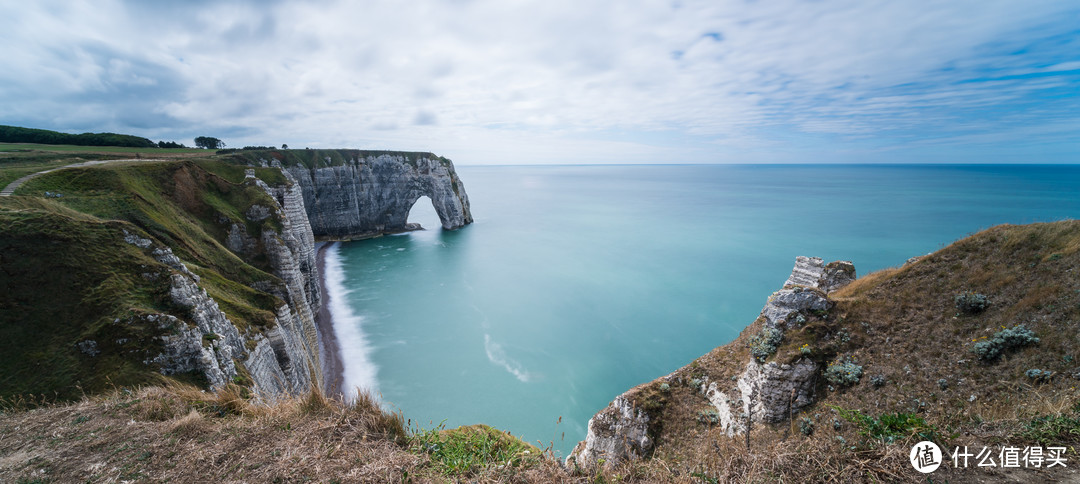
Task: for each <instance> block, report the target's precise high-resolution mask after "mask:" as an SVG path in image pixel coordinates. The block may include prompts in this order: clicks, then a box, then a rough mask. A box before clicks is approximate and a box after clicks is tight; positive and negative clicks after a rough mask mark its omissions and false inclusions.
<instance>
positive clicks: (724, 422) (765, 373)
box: [567, 257, 855, 467]
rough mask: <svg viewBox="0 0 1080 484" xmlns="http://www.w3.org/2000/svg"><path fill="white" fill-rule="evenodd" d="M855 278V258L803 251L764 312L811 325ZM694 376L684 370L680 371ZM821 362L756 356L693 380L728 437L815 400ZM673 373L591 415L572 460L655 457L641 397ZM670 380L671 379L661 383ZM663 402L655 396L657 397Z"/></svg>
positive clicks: (787, 324)
mask: <svg viewBox="0 0 1080 484" xmlns="http://www.w3.org/2000/svg"><path fill="white" fill-rule="evenodd" d="M853 280H855V266H854V265H852V264H851V262H849V261H837V262H831V263H829V264H825V263H824V261H823V260H822V259H820V258H817V257H798V258H797V259H796V261H795V268H794V269H793V270H792V272H791V276H790V277H788V279H787V281H786V282H785V283H784V287H783V288H781V289H780V290H778V291H776V292H774V293H773V294H772V295H771V296H769V299H768V301H767V302H766V303H765V307H763V308H762V310H761V316H760V317H759V319H760V320H762V324H763V325H764V327H765V328H771V329H773V330H776V331H780V332H781V334H782V333H783V332H784V331H786V330H788V329H791V328H794V327H797V326H799V325H801V324H803V323H805V322H806V321H807V320H808V318H809V317H810V316H812V315H817V314H822V313H823V312H825V311H828V310H829V309H831V308H832V306H833V303H832V302H831V301H829V299H828V293H829V292H832V291H835V290H837V289H840V288H841V287H843V286H845V285H847V284H849V283H851V282H852V281H853ZM680 372H682V373H685V374H692V373H694V372H693V371H692V370H688V368H683V369H681V370H680V371H679V372H676V373H680ZM820 374H821V368H820V367H819V365H818V364H817V363H815V362H814V361H813V360H811V359H809V358H800V359H797V360H795V361H793V362H791V363H784V364H781V363H777V362H775V361H770V362H768V363H764V364H762V363H760V362H758V361H757V360H755V359H754V358H753V357H751V358H750V360H749V361H748V362H747V363H746V366H745V368H744V369H743V370H742V372H741V373H739V374H737V375H736V376H733V377H732V380H733V381H728V380H727V379H724V381H709V378H708V377H707V376H705V377H701V378H695V379H694V380H693V381H691V382H688V384H690V385H691V386H692V387H694V388H696V390H697V392H698V393H699V394H700V395H701V396H702V397H704V400H705V401H707V402H708V404H709V405H711V406H712V407H713V411H712V412H711V414H710V415H709V416H708V417H707V418H709V419H710V420H711V421H712V423H714V424H715V425H718V426H719V427H720V428H721V429H722V430H723V431H724V432H725V433H726V434H727V435H729V436H733V435H736V434H741V433H743V432H745V431H746V428H747V425H748V423H753V422H767V423H776V422H781V421H783V420H786V419H787V418H789V416H790V415H791V414H792V413H794V412H797V411H799V410H800V409H802V408H803V407H805V406H807V405H810V404H812V403H813V402H814V398H815V394H814V389H815V387H816V383H817V378H818V375H820ZM674 375H675V373H673V374H672V375H668V376H666V377H664V378H661V379H660V380H657V381H656V382H653V383H652V384H646V385H642V386H639V387H636V388H634V389H632V390H630V391H628V392H626V393H623V394H622V395H619V396H618V397H616V398H615V400H614V401H613V402H612V403H611V404H610V405H608V406H607V407H605V408H604V409H603V410H601V411H600V412H598V413H597V414H596V415H595V416H594V417H593V418H592V419H590V420H589V424H588V434H587V435H586V437H585V440H584V441H582V442H581V443H579V444H578V445H577V446H576V447H575V448H574V450H573V451H572V452H571V453H570V456H568V457H567V462H568V463H576V464H577V465H579V466H582V467H591V466H595V465H598V464H600V463H603V465H605V466H611V465H616V464H618V463H620V462H625V461H627V460H634V459H641V458H645V457H648V456H649V455H650V454H651V452H652V447H653V445H654V443H655V437H654V436H653V435H651V433H650V431H651V430H652V429H650V425H653V423H654V422H653V421H652V420H651V418H650V417H649V414H648V413H647V412H645V411H644V409H643V408H642V407H640V406H638V405H635V404H634V402H635V401H646V402H649V401H650V399H649V398H647V397H644V398H643V396H642V394H643V393H645V392H647V391H650V390H649V388H652V387H653V386H654V385H659V384H664V385H666V384H668V383H667V382H673V381H674V380H676V379H678V378H681V377H676V376H674ZM661 381H663V382H664V383H660V382H661ZM652 405H656V400H655V399H653V400H652Z"/></svg>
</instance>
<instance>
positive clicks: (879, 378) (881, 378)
mask: <svg viewBox="0 0 1080 484" xmlns="http://www.w3.org/2000/svg"><path fill="white" fill-rule="evenodd" d="M870 384H871V385H874V388H881V387H883V386H885V375H874V376H872V377H870Z"/></svg>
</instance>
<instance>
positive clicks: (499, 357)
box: [484, 334, 532, 383]
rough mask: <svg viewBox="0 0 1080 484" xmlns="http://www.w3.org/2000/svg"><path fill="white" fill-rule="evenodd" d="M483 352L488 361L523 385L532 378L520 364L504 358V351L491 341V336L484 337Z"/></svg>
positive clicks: (500, 346) (506, 357)
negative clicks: (504, 370) (503, 369)
mask: <svg viewBox="0 0 1080 484" xmlns="http://www.w3.org/2000/svg"><path fill="white" fill-rule="evenodd" d="M484 351H485V352H487V357H488V360H490V361H491V362H492V363H495V364H496V365H499V366H501V367H503V368H505V369H506V371H508V372H510V374H511V375H514V376H515V377H517V379H518V380H521V381H522V382H523V383H528V381H529V379H530V378H532V377H531V375H529V372H527V371H525V368H522V366H521V363H518V362H516V361H514V360H512V359H511V358H510V357H508V356H506V351H504V350H503V348H502V345H500V344H499V343H496V342H494V341H491V335H488V334H485V335H484Z"/></svg>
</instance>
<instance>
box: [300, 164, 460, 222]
mask: <svg viewBox="0 0 1080 484" xmlns="http://www.w3.org/2000/svg"><path fill="white" fill-rule="evenodd" d="M342 154H348V155H353V156H350V157H346V161H345V162H344V163H342V164H341V165H336V166H322V167H313V168H308V167H305V166H301V165H295V166H289V167H285V170H286V172H287V173H288V174H289V175H290V176H291V177H292V178H294V179H295V180H296V182H297V183H299V184H300V186H301V187H302V188H303V192H304V207H305V209H306V211H307V214H308V219H309V220H310V222H311V230H312V232H313V233H314V234H315V236H316V237H321V238H329V239H355V238H364V237H371V236H375V235H380V234H387V233H395V232H401V231H405V230H408V226H407V223H408V217H409V211H410V210H411V209H412V207H413V205H415V204H416V201H417V200H418V199H419V198H420V197H422V196H427V197H428V198H430V199H431V204H432V206H433V207H434V208H435V212H436V213H437V214H438V215H439V220H440V222H441V224H442V227H443V228H444V229H447V230H454V229H458V228H461V227H463V226H465V225H467V224H470V223H472V221H473V218H472V213H471V212H470V210H469V197H468V195H466V193H465V186H464V184H462V183H461V179H459V178H458V176H457V173H456V172H455V171H454V165H453V163H451V162H450V160H447V159H446V158H442V157H436V156H435V155H432V154H430V153H390V154H388V153H381V154H378V155H371V156H364V153H363V152H343V153H342Z"/></svg>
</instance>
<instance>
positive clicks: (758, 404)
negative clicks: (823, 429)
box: [738, 358, 820, 423]
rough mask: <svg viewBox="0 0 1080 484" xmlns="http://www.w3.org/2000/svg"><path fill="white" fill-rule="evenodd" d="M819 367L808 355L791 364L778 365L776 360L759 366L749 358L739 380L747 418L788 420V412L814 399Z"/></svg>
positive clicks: (773, 421) (765, 420) (770, 421)
mask: <svg viewBox="0 0 1080 484" xmlns="http://www.w3.org/2000/svg"><path fill="white" fill-rule="evenodd" d="M819 369H820V368H819V367H818V365H817V363H814V362H813V361H811V360H810V359H808V358H802V359H800V360H798V361H796V362H795V363H794V364H792V365H778V364H777V363H776V362H775V361H770V362H769V363H767V364H765V365H761V364H759V363H758V362H757V361H754V360H750V363H748V364H747V365H746V370H745V371H744V372H743V374H742V375H741V376H740V377H739V380H738V387H739V390H740V392H741V393H742V395H743V397H744V398H743V402H744V411H749V412H750V419H751V420H752V421H755V422H769V423H776V422H782V421H784V420H787V418H788V415H789V411H798V410H799V409H801V408H803V407H805V406H807V405H810V404H811V403H813V402H814V385H815V383H816V381H817V374H818V370H819ZM789 404H790V410H789Z"/></svg>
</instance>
